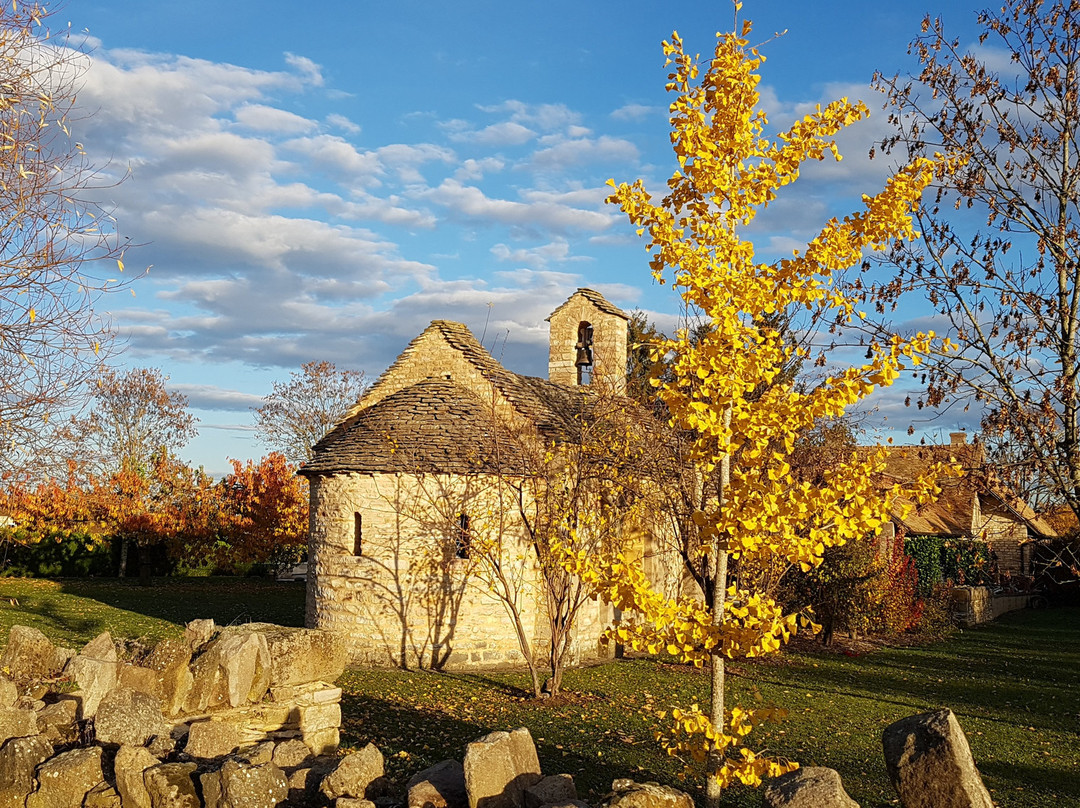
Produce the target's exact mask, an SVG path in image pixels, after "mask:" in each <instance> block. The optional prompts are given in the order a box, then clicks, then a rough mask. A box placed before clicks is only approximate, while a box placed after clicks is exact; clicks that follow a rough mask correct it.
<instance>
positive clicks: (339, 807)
mask: <svg viewBox="0 0 1080 808" xmlns="http://www.w3.org/2000/svg"><path fill="white" fill-rule="evenodd" d="M334 808H376V806H375V803H373V802H372V801H371V800H361V799H357V798H356V797H338V798H337V799H336V800H334Z"/></svg>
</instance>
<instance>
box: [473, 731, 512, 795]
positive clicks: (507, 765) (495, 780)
mask: <svg viewBox="0 0 1080 808" xmlns="http://www.w3.org/2000/svg"><path fill="white" fill-rule="evenodd" d="M463 769H464V774H465V791H466V794H467V795H468V798H469V808H521V806H520V805H515V803H514V799H513V791H514V789H513V788H512V786H511V783H513V781H514V777H515V776H516V772H515V771H514V763H513V759H512V757H511V753H510V733H509V732H502V731H499V732H492V733H490V734H488V735H485V736H484V737H482V738H478V739H477V740H475V741H473V742H472V743H470V744H469V745H468V746H466V747H465V761H464V764H463Z"/></svg>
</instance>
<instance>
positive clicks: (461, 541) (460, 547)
mask: <svg viewBox="0 0 1080 808" xmlns="http://www.w3.org/2000/svg"><path fill="white" fill-rule="evenodd" d="M471 544H472V533H471V531H470V528H469V515H468V514H467V513H463V514H461V515H460V516H458V527H457V536H456V539H455V543H454V555H455V556H456V557H457V558H468V557H469V550H470V545H471Z"/></svg>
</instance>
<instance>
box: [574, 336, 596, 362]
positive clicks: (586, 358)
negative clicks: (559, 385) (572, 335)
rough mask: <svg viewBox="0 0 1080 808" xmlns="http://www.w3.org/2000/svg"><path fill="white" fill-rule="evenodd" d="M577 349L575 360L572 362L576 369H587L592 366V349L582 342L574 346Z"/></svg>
mask: <svg viewBox="0 0 1080 808" xmlns="http://www.w3.org/2000/svg"><path fill="white" fill-rule="evenodd" d="M574 347H575V348H576V349H577V359H575V360H574V365H575V366H576V367H579V368H581V367H588V366H589V365H591V364H592V349H591V348H590V347H589V346H588V345H586V344H585V343H583V342H579V343H578V344H577V345H575V346H574Z"/></svg>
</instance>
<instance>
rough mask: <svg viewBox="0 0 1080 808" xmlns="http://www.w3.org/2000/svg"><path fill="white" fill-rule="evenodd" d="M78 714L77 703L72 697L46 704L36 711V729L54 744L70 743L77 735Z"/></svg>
mask: <svg viewBox="0 0 1080 808" xmlns="http://www.w3.org/2000/svg"><path fill="white" fill-rule="evenodd" d="M78 716H79V704H78V702H76V701H75V700H74V699H61V700H60V701H57V702H54V703H53V704H47V705H45V706H44V707H43V708H42V709H41V710H39V711H38V714H37V725H38V731H39V732H40V733H41V734H42V735H44V736H45V737H46V738H48V739H49V742H50V743H51V744H53V745H54V746H59V745H61V744H66V743H71V742H72V741H75V740H76V739H78V737H79V728H78V726H77V725H76V722H77V721H78Z"/></svg>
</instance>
